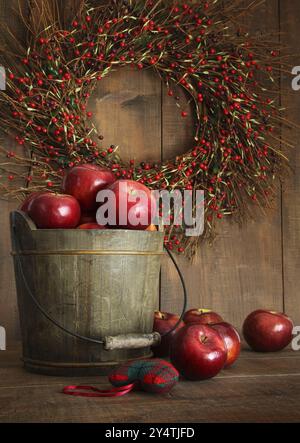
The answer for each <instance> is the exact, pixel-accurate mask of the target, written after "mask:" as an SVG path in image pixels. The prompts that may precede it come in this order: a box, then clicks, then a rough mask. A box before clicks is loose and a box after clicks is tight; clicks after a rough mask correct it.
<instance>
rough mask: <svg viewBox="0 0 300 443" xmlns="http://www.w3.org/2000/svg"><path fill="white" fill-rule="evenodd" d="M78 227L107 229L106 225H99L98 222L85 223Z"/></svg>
mask: <svg viewBox="0 0 300 443" xmlns="http://www.w3.org/2000/svg"><path fill="white" fill-rule="evenodd" d="M77 229H106V226H102V225H98V223H84V224H82V225H80V226H78V228H77Z"/></svg>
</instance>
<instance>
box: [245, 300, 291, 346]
mask: <svg viewBox="0 0 300 443" xmlns="http://www.w3.org/2000/svg"><path fill="white" fill-rule="evenodd" d="M293 327H294V325H293V322H292V320H291V319H290V318H289V317H288V316H287V315H285V314H283V313H280V312H275V311H267V310H263V309H258V310H257V311H254V312H252V313H251V314H249V315H248V317H247V318H246V320H245V321H244V325H243V335H244V337H245V340H246V342H247V343H248V345H249V346H250V347H251V348H252V349H253V350H254V351H257V352H276V351H281V350H282V349H283V348H285V347H286V346H287V345H288V344H289V343H290V342H291V341H292V338H293Z"/></svg>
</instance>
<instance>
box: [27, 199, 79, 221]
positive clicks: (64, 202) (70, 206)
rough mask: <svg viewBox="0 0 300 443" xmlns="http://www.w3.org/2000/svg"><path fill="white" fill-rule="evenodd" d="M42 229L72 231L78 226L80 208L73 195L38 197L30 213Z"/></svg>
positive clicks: (32, 204) (33, 202)
mask: <svg viewBox="0 0 300 443" xmlns="http://www.w3.org/2000/svg"><path fill="white" fill-rule="evenodd" d="M28 214H29V216H30V217H31V219H32V220H33V221H34V223H35V224H36V226H37V227H38V228H41V229H72V228H76V226H78V222H79V220H80V206H79V203H78V201H77V200H76V199H75V198H74V197H72V196H71V195H64V194H53V193H50V192H49V193H45V194H42V195H40V196H38V197H36V198H35V199H34V200H33V201H32V203H31V205H30V208H29V212H28Z"/></svg>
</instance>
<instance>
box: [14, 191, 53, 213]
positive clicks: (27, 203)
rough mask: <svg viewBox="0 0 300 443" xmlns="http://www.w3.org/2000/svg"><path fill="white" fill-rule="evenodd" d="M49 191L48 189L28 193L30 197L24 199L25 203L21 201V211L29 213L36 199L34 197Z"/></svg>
mask: <svg viewBox="0 0 300 443" xmlns="http://www.w3.org/2000/svg"><path fill="white" fill-rule="evenodd" d="M47 193H48V192H47V191H38V192H33V193H32V194H30V195H28V197H27V198H26V199H25V200H24V201H23V203H21V205H20V207H19V209H20V211H23V212H26V214H28V212H29V209H30V206H31V203H32V202H33V201H34V199H35V198H37V197H39V196H40V195H42V194H47Z"/></svg>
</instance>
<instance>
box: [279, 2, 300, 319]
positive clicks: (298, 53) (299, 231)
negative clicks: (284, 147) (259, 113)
mask: <svg viewBox="0 0 300 443" xmlns="http://www.w3.org/2000/svg"><path fill="white" fill-rule="evenodd" d="M280 9H281V29H282V31H283V32H282V41H283V44H284V45H285V46H287V47H288V48H289V52H290V53H291V54H293V57H292V59H291V63H292V65H293V66H299V65H300V48H299V20H300V3H299V1H297V0H285V1H284V2H281V3H280ZM291 79H292V77H291V76H290V75H288V73H287V74H286V75H284V76H283V77H282V87H283V88H284V90H285V91H287V92H286V93H283V94H282V105H283V106H284V107H285V108H287V110H288V119H290V120H291V121H292V122H294V123H295V124H297V125H300V92H299V91H298V92H296V91H293V90H292V87H291ZM283 138H285V139H288V140H291V142H292V143H293V145H294V149H293V151H292V152H291V153H290V156H291V166H292V169H293V173H292V175H291V176H290V177H289V179H288V181H287V182H286V184H285V187H284V193H283V202H282V216H283V220H282V222H283V277H284V303H285V309H286V312H287V313H288V314H289V315H291V316H292V318H293V319H294V321H295V324H297V325H299V324H300V294H299V286H298V284H299V268H300V247H299V245H300V192H299V191H300V174H299V170H300V149H299V140H300V129H299V127H298V129H293V131H292V132H290V131H289V130H288V129H287V130H283Z"/></svg>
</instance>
